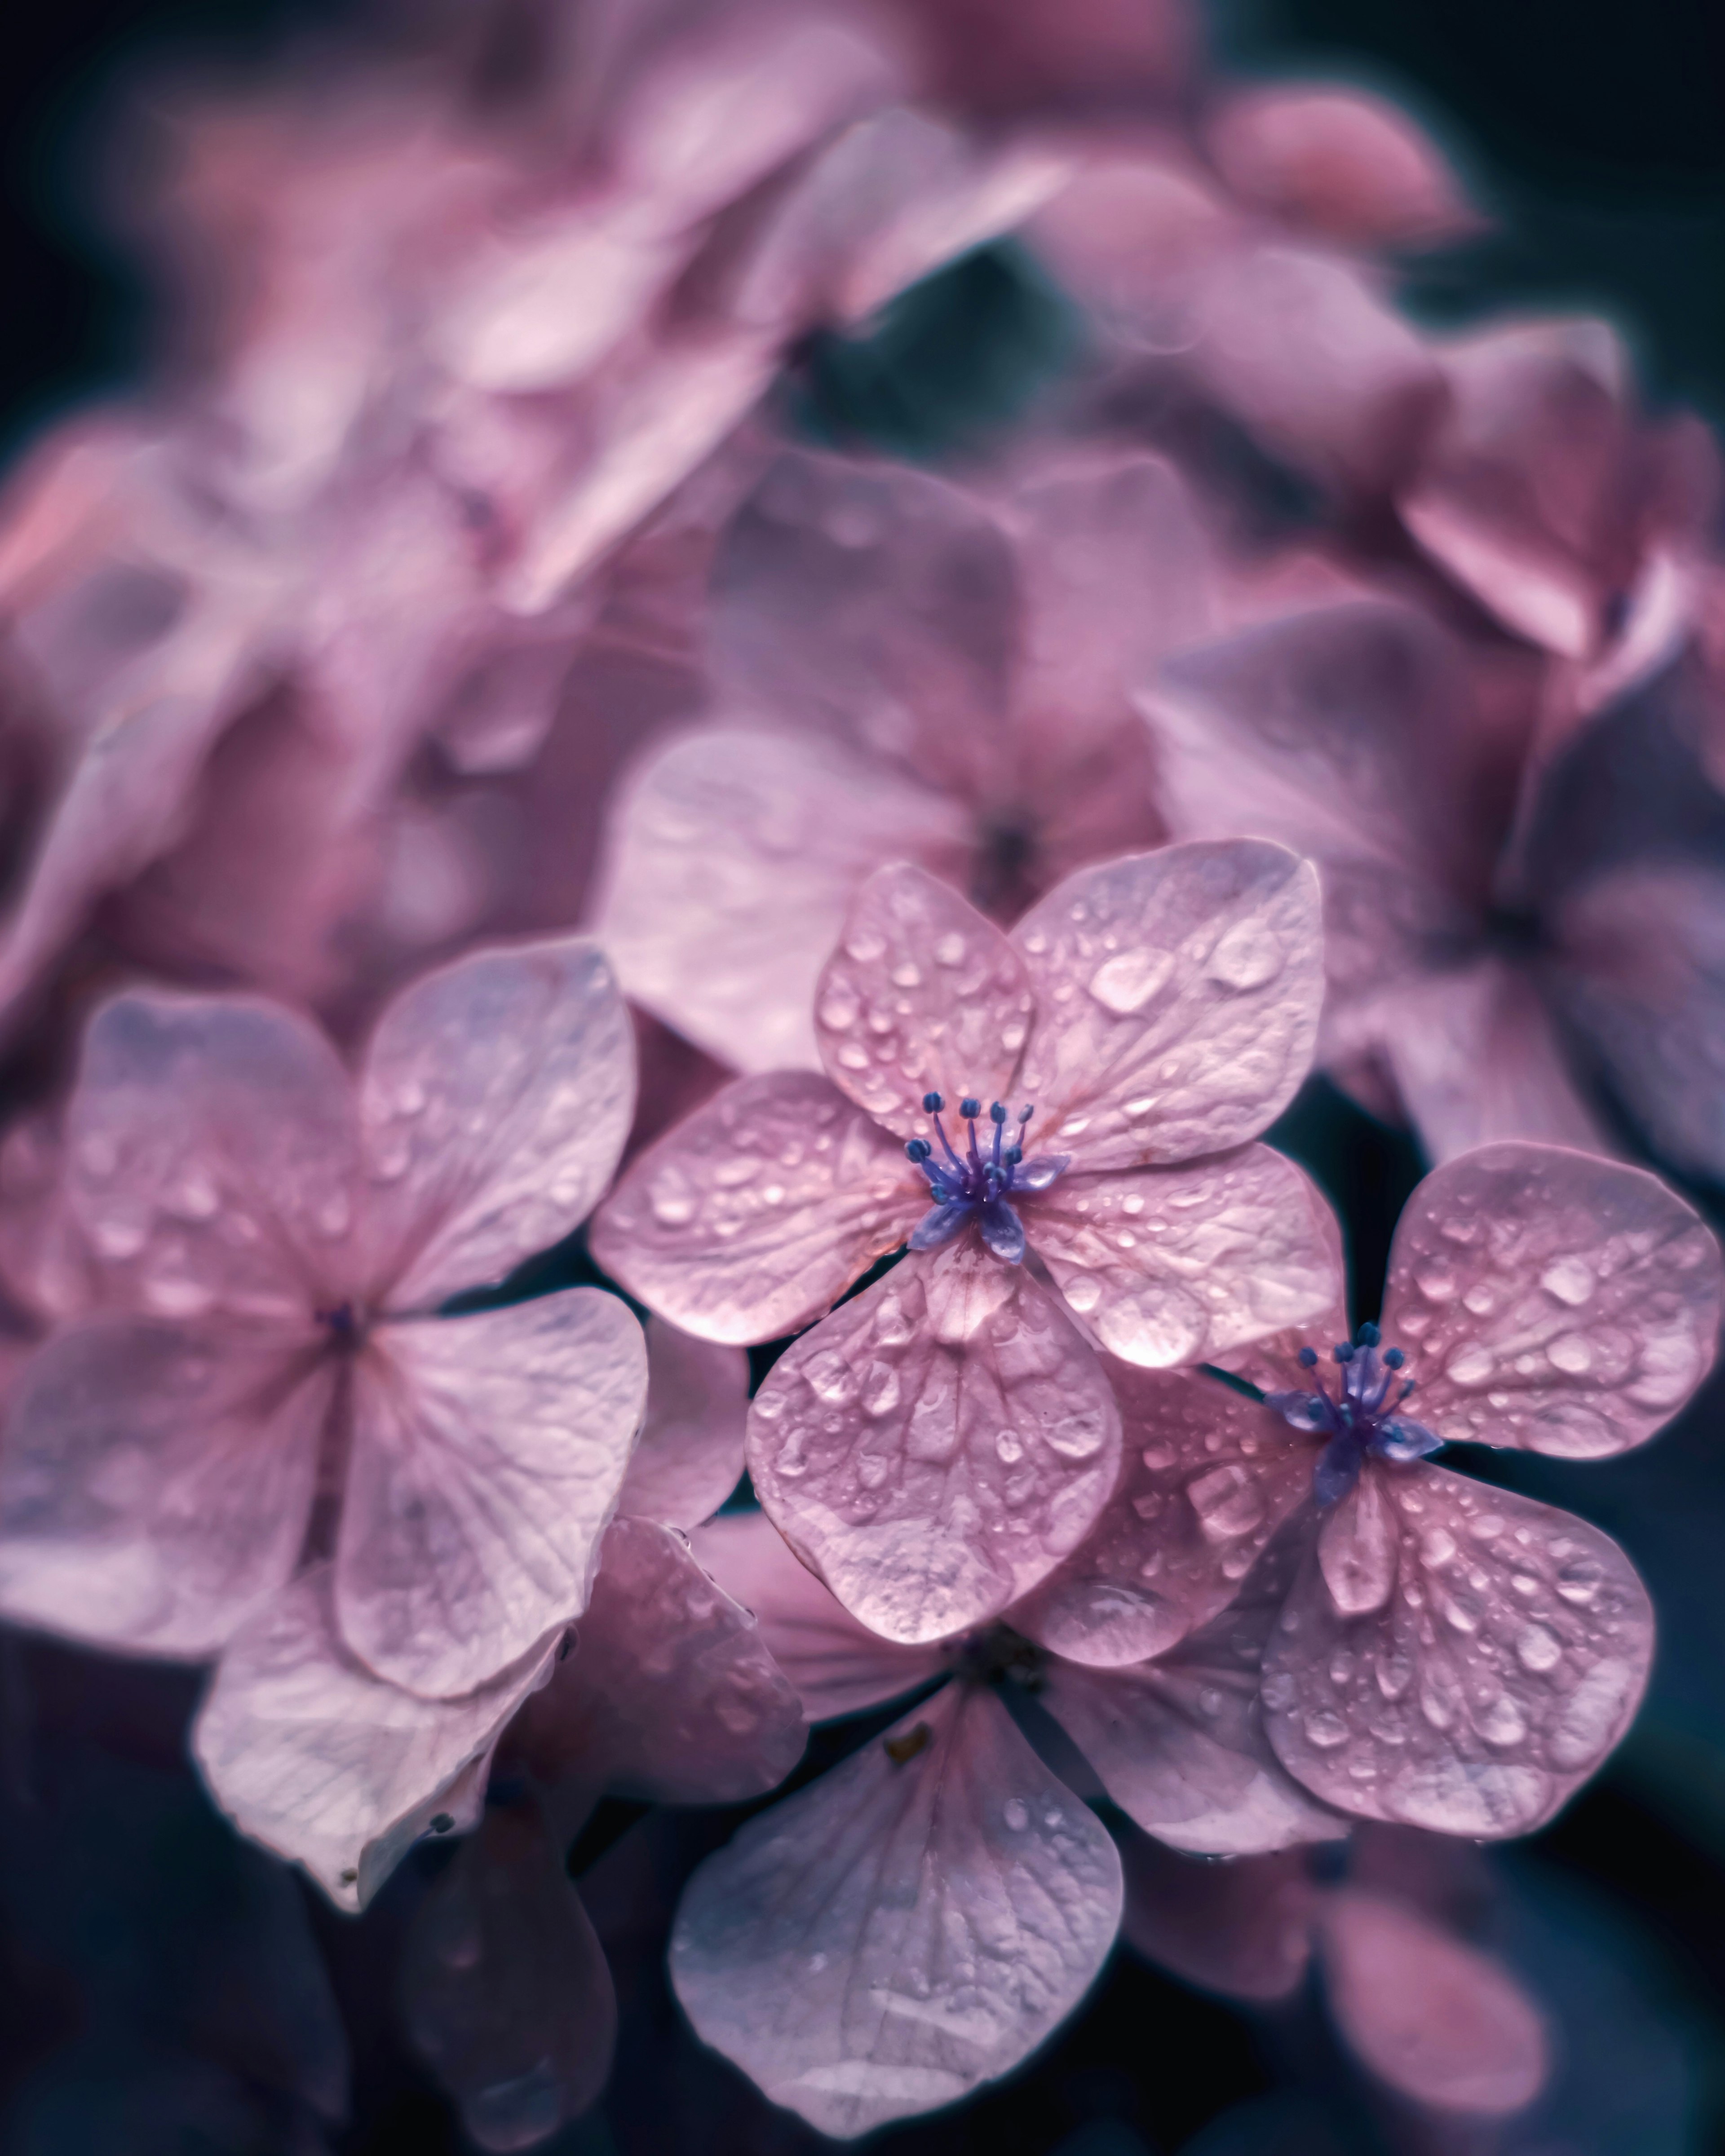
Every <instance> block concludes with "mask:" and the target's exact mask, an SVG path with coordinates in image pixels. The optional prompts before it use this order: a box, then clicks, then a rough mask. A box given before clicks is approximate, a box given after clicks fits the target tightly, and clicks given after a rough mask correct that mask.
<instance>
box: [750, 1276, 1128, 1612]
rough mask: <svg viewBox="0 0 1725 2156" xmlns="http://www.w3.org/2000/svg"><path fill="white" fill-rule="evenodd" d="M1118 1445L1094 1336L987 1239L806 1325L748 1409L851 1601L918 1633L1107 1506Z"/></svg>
mask: <svg viewBox="0 0 1725 2156" xmlns="http://www.w3.org/2000/svg"><path fill="white" fill-rule="evenodd" d="M1119 1459H1120V1414H1119V1410H1118V1409H1117V1407H1116V1405H1115V1403H1114V1396H1113V1394H1112V1392H1111V1389H1110V1387H1109V1383H1108V1379H1107V1376H1106V1373H1105V1372H1104V1370H1103V1368H1102V1366H1101V1363H1100V1362H1099V1361H1098V1359H1097V1358H1096V1353H1095V1352H1094V1350H1093V1349H1092V1348H1091V1347H1090V1345H1089V1343H1088V1342H1086V1340H1085V1339H1084V1337H1083V1336H1082V1335H1081V1333H1080V1332H1079V1331H1078V1329H1077V1327H1076V1326H1075V1325H1074V1324H1073V1323H1072V1321H1071V1320H1070V1318H1069V1317H1067V1316H1066V1315H1065V1312H1064V1311H1063V1310H1062V1309H1061V1307H1060V1305H1059V1304H1058V1303H1057V1302H1056V1301H1055V1299H1054V1298H1053V1297H1052V1296H1050V1295H1049V1294H1048V1292H1047V1291H1046V1290H1045V1289H1044V1288H1042V1287H1040V1286H1039V1285H1038V1284H1037V1282H1036V1281H1034V1279H1031V1278H1029V1277H1028V1276H1026V1274H1025V1273H1024V1270H1023V1268H1022V1267H1020V1266H1016V1265H1014V1266H1008V1265H1002V1264H1001V1263H1000V1262H999V1260H997V1259H995V1258H992V1257H990V1256H989V1255H988V1253H987V1252H986V1251H985V1250H983V1249H982V1248H981V1246H980V1245H978V1243H976V1242H975V1241H974V1240H973V1239H972V1238H970V1237H966V1238H964V1239H963V1240H962V1241H959V1242H956V1243H951V1244H948V1245H947V1247H946V1248H945V1249H944V1250H939V1251H936V1252H934V1253H932V1255H929V1256H927V1257H914V1256H913V1257H910V1258H906V1260H904V1262H903V1263H902V1264H901V1265H898V1266H896V1268H895V1269H894V1270H893V1271H891V1273H889V1274H888V1275H887V1276H886V1279H884V1280H882V1281H877V1282H876V1283H875V1286H873V1287H871V1288H870V1289H868V1290H866V1291H865V1292H864V1293H863V1294H861V1295H860V1296H855V1298H854V1299H853V1300H852V1301H850V1302H847V1303H845V1304H842V1305H841V1306H839V1309H838V1310H836V1311H835V1312H834V1313H833V1315H832V1316H831V1317H829V1318H827V1319H826V1320H825V1321H824V1322H823V1323H822V1324H820V1325H819V1326H817V1327H814V1330H813V1331H812V1332H807V1333H805V1334H804V1335H803V1337H802V1338H801V1339H800V1340H798V1342H796V1343H795V1344H794V1346H793V1347H790V1348H789V1349H788V1350H787V1352H786V1353H784V1354H783V1356H781V1357H780V1358H779V1360H778V1362H777V1363H775V1364H774V1365H773V1368H772V1370H771V1371H770V1372H769V1373H768V1376H767V1378H766V1380H765V1382H764V1383H762V1386H761V1389H760V1390H759V1392H758V1393H757V1394H756V1396H755V1404H754V1406H753V1408H752V1410H751V1413H750V1415H749V1431H748V1462H749V1472H750V1474H751V1475H752V1477H753V1478H754V1485H755V1490H756V1493H757V1496H759V1498H760V1500H761V1502H762V1506H763V1507H765V1508H766V1510H767V1512H768V1515H769V1517H771V1518H772V1519H773V1522H774V1524H775V1525H776V1526H777V1527H778V1528H779V1530H780V1532H782V1533H783V1535H784V1537H785V1538H786V1540H787V1541H788V1542H789V1543H790V1544H791V1546H792V1548H793V1549H794V1550H795V1551H797V1553H798V1554H799V1555H800V1556H801V1557H803V1560H804V1562H805V1563H809V1564H811V1565H812V1566H813V1567H814V1569H815V1570H816V1571H817V1572H819V1574H820V1576H821V1577H822V1578H823V1579H824V1580H825V1582H826V1584H828V1586H829V1587H830V1588H831V1589H832V1590H833V1592H834V1594H836V1595H837V1596H838V1597H839V1600H840V1601H841V1602H842V1603H844V1604H845V1607H846V1609H849V1610H850V1612H851V1613H852V1614H853V1615H855V1616H857V1617H860V1619H861V1620H862V1621H863V1622H864V1623H865V1625H872V1626H873V1627H874V1629H875V1630H876V1631H878V1632H881V1633H884V1634H885V1635H886V1636H887V1637H888V1638H889V1639H893V1640H901V1641H904V1642H905V1643H906V1644H907V1645H914V1644H915V1643H916V1642H918V1641H921V1640H937V1639H941V1638H943V1637H945V1636H946V1635H948V1634H950V1633H953V1632H957V1631H961V1630H963V1629H964V1628H965V1627H966V1626H967V1625H976V1624H980V1623H981V1622H982V1621H983V1620H984V1619H985V1618H988V1617H992V1616H993V1615H995V1614H997V1613H998V1612H999V1611H1000V1610H1002V1609H1004V1608H1005V1607H1006V1605H1007V1604H1008V1603H1009V1602H1012V1601H1015V1600H1016V1599H1018V1597H1019V1595H1021V1594H1025V1593H1027V1592H1028V1591H1029V1589H1031V1588H1032V1587H1034V1585H1035V1584H1036V1583H1037V1581H1038V1580H1040V1579H1041V1578H1043V1577H1044V1576H1045V1574H1046V1573H1049V1572H1050V1571H1051V1570H1052V1569H1053V1568H1054V1566H1055V1564H1057V1563H1059V1562H1060V1559H1061V1558H1063V1557H1065V1555H1066V1553H1068V1552H1069V1551H1070V1549H1071V1548H1073V1547H1074V1546H1075V1545H1076V1543H1078V1542H1079V1541H1080V1540H1081V1538H1082V1537H1083V1536H1084V1535H1085V1533H1086V1532H1087V1531H1088V1529H1089V1528H1090V1527H1091V1525H1092V1524H1093V1522H1095V1520H1096V1517H1097V1516H1098V1514H1099V1513H1100V1512H1101V1509H1102V1507H1103V1506H1104V1504H1106V1501H1107V1498H1108V1494H1109V1491H1111V1488H1112V1486H1113V1483H1114V1479H1115V1473H1116V1470H1117V1466H1118V1464H1119Z"/></svg>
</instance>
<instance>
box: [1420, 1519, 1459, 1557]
mask: <svg viewBox="0 0 1725 2156" xmlns="http://www.w3.org/2000/svg"><path fill="white" fill-rule="evenodd" d="M1454 1556H1455V1540H1454V1537H1452V1536H1450V1534H1449V1533H1447V1532H1445V1529H1444V1528H1442V1527H1428V1528H1427V1529H1426V1530H1425V1533H1424V1534H1423V1535H1422V1536H1421V1537H1420V1558H1421V1561H1422V1562H1423V1563H1426V1564H1429V1565H1433V1566H1436V1565H1442V1564H1447V1563H1449V1562H1450V1558H1453V1557H1454Z"/></svg>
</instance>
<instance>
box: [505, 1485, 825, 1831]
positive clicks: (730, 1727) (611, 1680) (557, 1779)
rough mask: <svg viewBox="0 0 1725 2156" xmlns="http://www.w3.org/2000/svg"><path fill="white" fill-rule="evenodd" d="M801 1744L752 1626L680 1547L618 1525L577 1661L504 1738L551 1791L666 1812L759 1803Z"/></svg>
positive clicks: (675, 1539) (653, 1529)
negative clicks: (572, 1790) (662, 1807)
mask: <svg viewBox="0 0 1725 2156" xmlns="http://www.w3.org/2000/svg"><path fill="white" fill-rule="evenodd" d="M509 1745H510V1748H511V1753H519V1754H520V1755H521V1756H522V1757H524V1758H526V1761H527V1763H528V1764H529V1765H530V1767H531V1770H532V1772H533V1774H535V1776H536V1778H537V1779H539V1780H540V1781H541V1782H542V1783H546V1784H557V1783H562V1782H567V1783H572V1784H580V1785H581V1786H583V1787H584V1788H586V1789H594V1790H596V1789H599V1788H604V1789H608V1790H610V1791H611V1792H612V1793H613V1794H615V1795H619V1796H624V1797H633V1798H637V1799H642V1800H644V1801H645V1802H647V1803H649V1804H736V1803H738V1802H740V1801H741V1800H742V1799H744V1798H747V1797H757V1796H761V1795H763V1794H765V1793H766V1792H767V1791H768V1789H772V1788H773V1787H774V1786H775V1784H778V1783H779V1782H782V1781H783V1779H784V1778H785V1776H786V1775H787V1774H789V1772H790V1771H791V1769H792V1768H793V1767H794V1766H795V1765H796V1763H797V1761H798V1757H799V1756H800V1755H801V1753H802V1750H803V1717H802V1715H801V1712H800V1711H799V1708H798V1702H797V1698H796V1695H795V1694H794V1693H793V1691H792V1690H791V1687H790V1686H789V1685H788V1683H787V1682H786V1681H785V1679H784V1677H783V1676H782V1675H781V1674H780V1672H779V1671H778V1668H777V1666H775V1664H774V1662H773V1659H772V1656H771V1655H770V1654H769V1653H768V1650H767V1646H766V1645H765V1643H764V1641H763V1639H762V1635H761V1633H760V1631H759V1630H758V1628H757V1625H756V1623H755V1620H754V1619H753V1618H752V1616H751V1614H749V1612H748V1611H747V1609H743V1608H742V1607H741V1606H740V1605H739V1604H737V1603H736V1602H733V1601H732V1599H731V1598H730V1597H729V1596H728V1595H727V1594H725V1593H723V1592H722V1591H721V1589H719V1588H717V1587H716V1586H715V1585H714V1584H713V1582H712V1581H711V1579H710V1578H708V1577H707V1575H706V1573H705V1572H703V1571H702V1569H701V1566H700V1565H699V1563H697V1562H696V1559H695V1558H693V1557H691V1555H690V1553H689V1548H688V1545H687V1543H685V1541H684V1539H683V1537H681V1536H680V1535H678V1534H676V1533H675V1532H672V1530H671V1529H670V1528H668V1527H659V1526H657V1525H655V1523H654V1522H651V1521H649V1520H639V1519H621V1520H618V1521H615V1522H613V1524H612V1526H611V1527H610V1529H609V1531H608V1533H607V1534H606V1537H605V1541H604V1546H603V1550H602V1552H601V1553H600V1561H599V1571H598V1578H597V1579H596V1580H595V1581H594V1583H593V1599H592V1600H591V1602H590V1603H589V1604H588V1607H587V1610H586V1613H585V1614H584V1615H583V1617H582V1619H581V1620H580V1622H579V1624H578V1626H577V1627H576V1633H575V1646H574V1651H573V1652H572V1654H570V1655H568V1656H567V1658H566V1659H565V1660H564V1661H562V1662H560V1663H559V1664H558V1665H557V1668H556V1670H555V1671H553V1673H552V1679H551V1681H550V1683H549V1684H548V1685H547V1686H546V1688H545V1690H544V1691H542V1692H538V1693H536V1695H535V1696H534V1697H533V1698H531V1700H529V1701H528V1702H527V1704H526V1707H525V1708H524V1709H523V1711H522V1712H521V1716H520V1717H519V1719H518V1720H517V1721H516V1724H515V1726H514V1727H513V1728H512V1729H511V1732H510V1736H509Z"/></svg>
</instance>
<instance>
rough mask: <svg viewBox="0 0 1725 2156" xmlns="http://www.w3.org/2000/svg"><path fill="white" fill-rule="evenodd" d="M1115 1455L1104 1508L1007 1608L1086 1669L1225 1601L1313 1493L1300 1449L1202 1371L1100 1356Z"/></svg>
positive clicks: (1153, 1641)
mask: <svg viewBox="0 0 1725 2156" xmlns="http://www.w3.org/2000/svg"><path fill="white" fill-rule="evenodd" d="M1108 1374H1109V1376H1110V1378H1111V1379H1112V1380H1113V1383H1114V1393H1115V1397H1116V1399H1117V1400H1118V1402H1119V1404H1120V1418H1121V1439H1122V1453H1123V1456H1124V1461H1125V1465H1124V1468H1123V1471H1122V1475H1121V1479H1120V1482H1119V1484H1118V1486H1117V1488H1116V1490H1115V1492H1114V1494H1113V1496H1112V1497H1111V1499H1110V1500H1109V1502H1108V1507H1107V1510H1106V1512H1104V1513H1103V1514H1102V1517H1101V1519H1100V1520H1098V1521H1097V1522H1096V1526H1095V1527H1093V1528H1092V1529H1091V1532H1090V1533H1089V1534H1087V1535H1086V1537H1085V1538H1084V1540H1083V1542H1081V1543H1080V1544H1079V1546H1078V1548H1076V1550H1075V1551H1074V1552H1073V1553H1072V1554H1071V1556H1070V1557H1069V1558H1067V1559H1066V1561H1065V1563H1064V1564H1062V1565H1061V1566H1060V1568H1058V1570H1056V1571H1055V1572H1054V1573H1051V1574H1050V1576H1049V1578H1047V1579H1045V1581H1044V1582H1043V1583H1042V1584H1041V1586H1040V1587H1039V1588H1036V1589H1034V1590H1033V1592H1032V1593H1031V1594H1030V1595H1029V1598H1028V1599H1026V1600H1025V1601H1024V1602H1022V1603H1020V1604H1019V1605H1018V1607H1017V1608H1016V1609H1014V1612H1013V1617H1012V1621H1013V1624H1014V1626H1015V1627H1016V1629H1017V1630H1019V1631H1020V1632H1023V1633H1024V1634H1025V1635H1027V1636H1028V1637H1029V1638H1030V1639H1033V1640H1040V1642H1041V1644H1042V1645H1044V1646H1045V1647H1050V1648H1052V1649H1053V1650H1054V1651H1055V1653H1056V1654H1057V1655H1061V1656H1063V1657H1064V1658H1065V1660H1066V1661H1071V1662H1081V1663H1083V1664H1085V1665H1086V1666H1088V1667H1090V1668H1092V1669H1117V1668H1120V1667H1122V1666H1123V1665H1125V1664H1127V1663H1130V1662H1142V1661H1147V1660H1148V1659H1149V1658H1150V1656H1152V1655H1160V1654H1164V1653H1166V1652H1167V1650H1168V1649H1169V1648H1170V1647H1172V1646H1173V1645H1175V1644H1176V1642H1177V1641H1178V1640H1182V1639H1183V1638H1184V1637H1185V1636H1186V1635H1187V1633H1189V1631H1191V1630H1193V1629H1194V1626H1196V1625H1203V1624H1205V1623H1207V1622H1208V1621H1209V1619H1210V1618H1212V1617H1214V1615H1215V1614H1216V1613H1217V1611H1218V1610H1220V1609H1225V1608H1226V1606H1227V1605H1228V1604H1229V1603H1230V1602H1231V1601H1232V1600H1233V1599H1234V1598H1235V1595H1237V1594H1239V1593H1240V1583H1241V1582H1242V1580H1244V1579H1245V1577H1246V1575H1247V1573H1250V1570H1251V1568H1252V1567H1253V1565H1254V1564H1255V1563H1256V1562H1257V1559H1258V1558H1259V1556H1260V1553H1262V1551H1263V1550H1264V1549H1265V1548H1266V1546H1267V1544H1268V1543H1269V1542H1270V1539H1271V1536H1272V1535H1274V1534H1275V1532H1276V1529H1277V1528H1278V1527H1280V1526H1281V1523H1282V1522H1283V1521H1284V1520H1285V1519H1286V1518H1287V1517H1289V1515H1290V1514H1291V1512H1294V1511H1295V1510H1296V1507H1299V1506H1300V1505H1301V1504H1303V1503H1304V1502H1305V1501H1306V1500H1307V1498H1308V1497H1309V1496H1310V1495H1311V1493H1312V1458H1313V1449H1312V1446H1311V1445H1307V1444H1306V1443H1305V1442H1303V1441H1302V1440H1301V1439H1300V1438H1298V1437H1296V1435H1294V1434H1293V1432H1292V1431H1291V1430H1288V1429H1287V1427H1286V1424H1282V1423H1281V1421H1280V1420H1279V1419H1278V1418H1276V1416H1275V1415H1273V1414H1269V1413H1268V1412H1267V1411H1266V1409H1263V1408H1261V1407H1260V1406H1258V1405H1257V1404H1256V1403H1255V1402H1254V1401H1251V1400H1249V1399H1245V1398H1243V1397H1242V1396H1241V1395H1240V1394H1238V1393H1235V1392H1232V1391H1230V1389H1228V1387H1227V1386H1225V1385H1224V1384H1221V1383H1218V1382H1217V1381H1216V1379H1214V1378H1204V1377H1197V1376H1188V1375H1186V1374H1185V1373H1178V1372H1173V1371H1161V1370H1135V1369H1131V1368H1125V1367H1123V1366H1122V1365H1119V1364H1110V1365H1109V1366H1108Z"/></svg>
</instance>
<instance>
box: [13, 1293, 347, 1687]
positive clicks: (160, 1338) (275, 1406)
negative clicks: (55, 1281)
mask: <svg viewBox="0 0 1725 2156" xmlns="http://www.w3.org/2000/svg"><path fill="white" fill-rule="evenodd" d="M334 1397H335V1384H334V1373H333V1371H332V1369H331V1366H330V1365H329V1364H327V1363H321V1362H320V1361H319V1360H318V1359H317V1357H316V1342H314V1341H313V1340H312V1339H311V1337H310V1333H309V1329H308V1332H307V1334H306V1336H305V1337H303V1338H299V1339H296V1338H295V1337H294V1336H293V1335H292V1334H290V1333H278V1332H273V1331H272V1332H264V1331H263V1330H261V1329H259V1330H247V1329H244V1328H242V1327H237V1326H234V1325H231V1324H229V1325H223V1326H221V1327H215V1326H210V1327H192V1326H178V1325H167V1324H162V1323H158V1322H151V1321H149V1320H146V1319H134V1318H124V1317H114V1318H97V1319H92V1320H91V1321H90V1322H87V1323H85V1324H83V1325H78V1326H74V1327H71V1328H70V1329H69V1330H68V1331H66V1332H61V1333H59V1334H58V1335H57V1336H56V1337H55V1338H54V1339H53V1340H52V1341H50V1342H49V1344H48V1345H47V1346H46V1347H44V1348H42V1349H40V1350H39V1352H38V1353H37V1354H36V1355H35V1356H34V1357H33V1358H32V1359H31V1361H30V1362H29V1363H27V1364H26V1365H25V1367H24V1368H23V1371H22V1372H21V1373H20V1374H19V1378H18V1383H17V1386H16V1389H15V1390H14V1392H13V1398H12V1402H11V1407H10V1411H9V1413H8V1417H7V1422H6V1430H5V1444H4V1446H3V1449H0V1608H3V1609H4V1610H5V1614H7V1615H8V1617H10V1618H13V1620H17V1621H18V1622H20V1623H23V1624H29V1625H45V1626H47V1627H48V1628H49V1630H54V1631H56V1632H64V1633H67V1634H69V1635H70V1636H71V1637H73V1638H74V1639H80V1640H90V1641H91V1642H92V1643H93V1644H95V1645H98V1646H105V1647H120V1648H130V1649H133V1650H141V1651H143V1652H146V1653H151V1654H160V1655H208V1654H211V1653H213V1651H214V1650H216V1649H217V1648H218V1647H219V1646H220V1645H222V1643H223V1640H226V1639H227V1637H228V1635H229V1634H230V1633H231V1632H232V1631H233V1630H234V1627H235V1626H236V1625H239V1623H241V1622H242V1620H244V1618H245V1616H246V1614H247V1613H248V1612H249V1610H250V1609H252V1608H253V1607H254V1605H255V1604H257V1603H258V1602H259V1599H261V1598H263V1597H264V1596H266V1595H269V1594H273V1593H274V1592H275V1589H277V1588H278V1587H279V1586H280V1584H281V1583H282V1582H283V1581H284V1580H285V1578H287V1577H288V1574H289V1573H290V1571H291V1570H292V1568H293V1564H294V1560H295V1557H296V1556H297V1555H298V1553H299V1549H300V1542H301V1540H302V1538H303V1537H304V1535H305V1526H306V1522H307V1520H308V1518H309V1517H310V1515H311V1501H312V1496H313V1493H314V1491H315V1489H316V1482H317V1469H318V1451H319V1446H320V1443H321V1440H322V1437H323V1434H324V1425H325V1423H326V1419H327V1418H328V1416H329V1414H331V1408H332V1404H333V1401H334Z"/></svg>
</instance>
